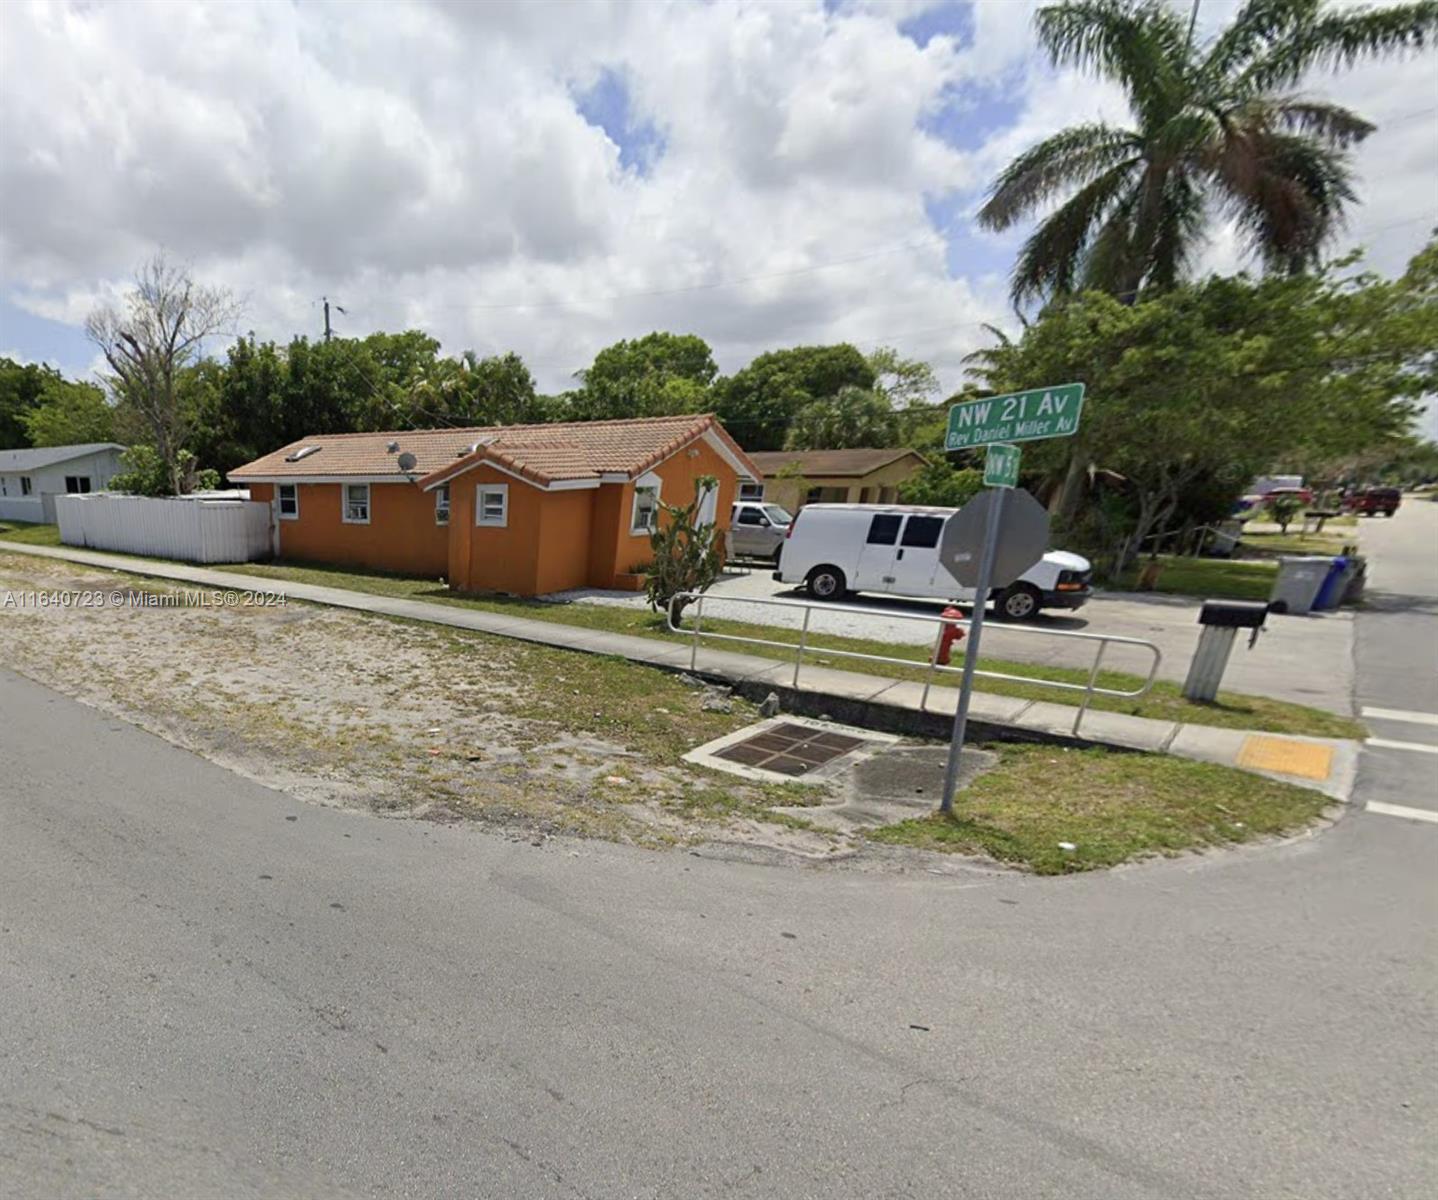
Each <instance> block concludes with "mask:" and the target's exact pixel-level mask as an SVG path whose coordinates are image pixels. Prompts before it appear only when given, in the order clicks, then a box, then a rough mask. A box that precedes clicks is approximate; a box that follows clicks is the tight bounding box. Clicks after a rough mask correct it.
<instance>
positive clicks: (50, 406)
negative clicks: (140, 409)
mask: <svg viewBox="0 0 1438 1200" xmlns="http://www.w3.org/2000/svg"><path fill="white" fill-rule="evenodd" d="M24 422H25V429H26V432H27V433H28V434H29V436H30V444H31V445H32V446H76V445H84V444H85V443H87V442H110V441H114V440H115V410H114V408H113V407H112V406H111V405H110V404H109V403H108V402H107V401H106V399H105V393H104V392H103V391H101V390H100V389H99V388H97V387H96V386H95V385H94V384H93V383H78V382H71V381H70V380H68V379H62V378H60V377H59V376H58V375H57V376H56V377H54V378H52V379H47V380H46V381H45V386H44V389H43V390H42V391H41V393H40V403H39V404H38V405H36V406H35V407H34V408H32V409H30V411H29V412H27V413H26V414H25V417H24Z"/></svg>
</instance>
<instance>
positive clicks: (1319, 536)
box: [1240, 522, 1353, 561]
mask: <svg viewBox="0 0 1438 1200" xmlns="http://www.w3.org/2000/svg"><path fill="white" fill-rule="evenodd" d="M1329 524H1330V525H1331V524H1332V522H1329ZM1352 540H1353V539H1352V538H1345V537H1344V536H1343V534H1341V533H1330V532H1329V531H1328V528H1327V527H1325V528H1324V531H1323V532H1322V533H1313V532H1309V533H1302V532H1301V531H1300V530H1299V529H1297V528H1293V529H1290V530H1289V531H1288V532H1287V533H1278V532H1274V533H1245V534H1244V535H1243V545H1242V547H1241V550H1242V552H1243V553H1245V554H1251V555H1253V556H1254V557H1255V558H1257V559H1263V558H1274V557H1277V556H1278V555H1281V554H1342V553H1343V547H1344V545H1345V543H1348V542H1351V541H1352ZM1240 561H1242V560H1240Z"/></svg>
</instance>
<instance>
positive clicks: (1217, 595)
mask: <svg viewBox="0 0 1438 1200" xmlns="http://www.w3.org/2000/svg"><path fill="white" fill-rule="evenodd" d="M1148 561H1149V560H1148V558H1147V557H1145V558H1143V559H1141V560H1140V561H1139V562H1137V563H1135V564H1134V565H1133V566H1131V567H1130V568H1129V569H1128V570H1127V571H1125V572H1124V573H1123V574H1122V575H1121V576H1119V578H1118V579H1117V580H1115V581H1114V584H1113V587H1114V588H1115V589H1116V590H1118V591H1129V592H1131V591H1135V590H1137V587H1138V576H1139V572H1140V571H1141V570H1142V569H1143V567H1144V565H1145V564H1146V563H1147V562H1148ZM1158 561H1159V562H1160V563H1161V564H1162V570H1161V571H1160V572H1159V576H1158V583H1157V585H1156V586H1155V587H1154V589H1153V590H1154V591H1155V592H1162V593H1164V594H1165V595H1169V596H1194V597H1197V598H1199V599H1203V600H1267V599H1268V596H1269V593H1270V592H1271V591H1272V590H1273V576H1274V573H1275V572H1276V571H1277V569H1278V568H1277V565H1276V564H1274V563H1272V562H1261V561H1258V562H1255V561H1252V560H1245V559H1241V558H1189V557H1187V556H1180V555H1175V554H1160V555H1159V556H1158Z"/></svg>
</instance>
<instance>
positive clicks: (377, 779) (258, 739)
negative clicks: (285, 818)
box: [0, 555, 850, 857]
mask: <svg viewBox="0 0 1438 1200" xmlns="http://www.w3.org/2000/svg"><path fill="white" fill-rule="evenodd" d="M116 590H121V591H123V592H125V593H127V594H128V595H127V597H125V598H122V600H121V602H119V603H115V602H113V599H112V595H111V594H112V592H114V591H116ZM35 593H44V594H45V595H46V596H49V597H51V599H50V600H49V601H48V602H46V603H43V604H42V603H16V602H15V599H16V598H20V597H24V596H26V595H30V596H33V595H34V594H35ZM62 593H63V594H65V595H68V596H70V597H71V598H72V599H71V601H70V602H68V603H67V602H61V601H56V600H55V599H54V597H55V596H56V595H59V594H62ZM90 593H95V594H97V595H98V596H99V597H101V599H100V600H99V602H97V603H82V600H83V599H84V598H86V597H88V596H89V594H90ZM187 594H188V595H190V596H194V595H197V593H196V592H195V590H194V589H188V590H187V589H185V588H182V587H179V586H170V585H168V584H165V583H162V582H153V583H152V582H148V581H147V582H144V583H137V582H136V581H135V580H134V578H133V577H129V576H124V575H121V574H118V573H115V572H109V571H101V570H96V569H90V568H85V567H80V566H77V565H74V564H69V563H62V562H56V561H52V560H40V559H33V558H27V557H24V556H20V555H0V661H3V662H4V664H5V665H6V666H7V667H10V668H12V669H14V670H16V671H18V672H20V673H21V674H23V675H26V676H28V677H29V678H32V679H35V680H37V681H38V682H41V683H44V684H46V685H47V686H50V687H53V688H55V689H56V690H58V691H61V692H63V693H65V694H67V695H70V696H73V697H75V698H77V699H79V700H82V701H84V702H85V703H88V704H91V705H94V706H95V707H97V708H100V709H103V710H104V711H107V712H110V713H114V714H116V715H118V716H121V717H124V718H125V719H127V720H130V721H132V722H134V723H136V724H138V725H140V726H141V727H143V728H145V729H148V730H150V731H152V732H154V733H157V734H159V735H160V736H162V737H165V738H166V739H168V740H169V741H171V742H174V743H176V744H178V745H181V746H184V747H186V748H187V749H190V750H194V751H196V752H198V753H200V754H203V755H204V756H205V757H207V758H210V759H212V760H213V761H215V762H217V763H220V764H221V765H223V766H225V767H228V768H230V769H231V770H234V771H237V772H239V773H240V774H243V775H246V776H248V777H250V778H253V779H256V780H258V781H260V782H262V783H264V784H267V785H268V786H271V787H277V788H280V789H283V790H284V791H287V792H290V793H291V794H293V795H296V796H299V797H301V798H303V799H306V800H309V801H313V802H316V803H322V804H329V805H336V806H343V807H351V808H362V809H367V810H370V811H374V812H379V813H385V814H393V815H407V816H411V817H420V818H426V819H430V820H440V821H452V820H460V819H472V820H479V821H484V822H487V823H490V824H494V825H499V826H503V827H506V828H511V829H514V830H516V831H518V832H521V833H524V834H527V835H535V834H539V835H543V834H545V833H551V832H554V833H558V832H567V833H579V834H586V835H595V836H603V837H606V838H612V839H615V840H621V841H632V842H636V843H641V844H647V845H666V844H693V843H696V842H702V841H716V840H718V841H726V840H732V841H737V842H742V843H746V844H752V845H760V846H767V847H771V848H776V849H783V850H785V851H790V852H797V853H800V854H804V855H813V856H820V857H827V856H830V855H833V854H837V853H841V852H843V851H844V850H846V849H847V848H849V846H850V841H849V839H848V838H847V836H845V835H843V834H836V833H833V832H831V831H826V830H821V829H817V828H812V827H810V824H809V822H807V821H805V820H804V819H803V818H802V816H801V815H795V814H796V812H797V811H798V810H797V809H796V808H795V807H793V806H796V805H797V806H802V805H805V804H808V803H812V802H813V800H814V799H816V798H815V797H811V796H809V795H808V794H807V793H808V792H811V791H812V790H813V789H798V788H794V787H785V786H781V785H774V784H756V783H749V782H746V781H743V780H736V779H734V778H731V777H724V776H721V775H719V774H718V773H716V772H712V771H709V770H706V769H704V768H701V767H697V766H694V765H692V764H689V763H685V762H683V761H681V759H680V755H682V754H683V753H684V752H685V751H686V750H689V749H690V748H692V747H693V746H694V745H696V744H699V743H702V742H705V741H707V740H710V739H712V738H715V737H719V736H721V735H722V734H725V733H728V732H730V731H732V730H734V729H737V728H740V727H741V726H743V725H745V724H748V723H750V722H752V721H753V720H754V719H755V718H756V715H757V714H756V710H755V709H754V707H753V706H752V705H749V704H747V703H745V702H743V701H741V700H738V699H735V700H734V701H733V703H732V706H731V711H728V712H723V711H706V710H705V708H704V707H703V703H702V702H703V699H704V691H703V689H702V688H701V687H697V686H694V685H693V684H692V683H688V682H685V681H683V680H681V679H679V678H678V677H676V676H673V675H669V674H666V673H663V672H658V671H654V670H652V669H650V668H646V667H642V666H638V665H636V664H633V663H629V662H626V661H623V660H619V659H611V658H603V657H599V656H594V655H584V654H576V653H572V652H567V651H563V650H557V649H553V648H550V647H544V646H534V645H530V644H527V643H522V642H516V641H507V640H505V639H502V638H496V637H491V636H487V635H483V634H476V633H467V632H464V631H460V630H453V629H446V628H442V627H437V626H430V625H424V624H419V623H412V622H405V621H398V620H390V619H387V618H382V617H369V616H365V615H363V614H357V613H352V612H343V611H339V610H334V609H327V608H323V607H318V606H310V605H304V604H299V603H294V602H292V603H290V604H287V605H284V606H246V605H235V606H228V605H226V604H224V603H221V604H218V605H211V604H205V605H202V606H197V605H192V604H173V601H175V600H176V599H182V598H183V597H184V596H186V595H187ZM7 596H8V597H9V598H10V600H9V602H7ZM91 598H92V599H93V597H91ZM158 601H163V602H164V603H160V602H158ZM777 808H783V809H785V810H786V811H783V812H777V811H774V810H775V809H777Z"/></svg>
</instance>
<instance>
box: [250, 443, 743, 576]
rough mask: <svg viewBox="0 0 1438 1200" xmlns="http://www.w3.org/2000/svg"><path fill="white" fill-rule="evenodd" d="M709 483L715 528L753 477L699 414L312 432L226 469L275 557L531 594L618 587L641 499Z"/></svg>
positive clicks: (641, 531) (639, 524) (642, 547)
mask: <svg viewBox="0 0 1438 1200" xmlns="http://www.w3.org/2000/svg"><path fill="white" fill-rule="evenodd" d="M705 475H712V476H714V478H716V479H717V480H718V481H719V482H718V487H717V488H715V489H711V491H710V492H709V493H708V494H707V495H706V496H705V498H704V503H703V507H702V509H701V516H705V517H707V519H709V520H711V521H713V522H714V523H715V524H716V525H717V526H718V527H719V528H720V529H721V530H724V529H727V528H728V525H729V509H730V505H731V504H732V503H733V501H734V498H735V495H736V493H737V488H738V485H739V482H740V481H741V480H742V481H743V482H746V483H747V482H756V481H757V480H758V479H759V478H760V475H759V472H758V470H757V469H756V468H755V466H754V464H753V463H752V462H750V461H749V459H748V457H747V456H746V455H745V453H744V451H743V450H741V449H740V448H739V446H738V445H737V444H736V443H735V442H734V440H733V439H732V438H731V437H730V436H729V435H728V434H727V433H726V432H725V431H724V428H723V426H722V425H720V424H719V422H718V420H716V419H715V418H714V417H713V416H709V415H702V416H678V417H650V418H642V419H635V420H624V421H584V422H574V423H570V424H556V425H511V426H502V427H497V428H487V429H413V430H406V431H404V432H400V433H343V434H318V435H316V436H314V437H308V438H303V439H301V440H300V441H298V442H294V443H291V444H290V445H288V446H283V447H281V448H280V449H278V450H276V451H274V452H273V453H272V454H267V455H265V456H264V457H263V458H258V459H256V460H255V461H254V462H252V463H247V464H246V465H244V466H243V467H238V468H236V469H235V470H233V471H231V472H230V480H231V482H233V483H236V484H239V485H241V486H244V487H247V488H249V490H250V497H251V499H253V500H259V501H264V502H266V503H268V504H269V505H270V512H271V519H272V521H273V527H274V550H275V554H276V555H277V556H278V557H281V558H286V559H299V560H308V561H311V562H322V563H332V564H335V565H345V566H361V567H370V568H373V569H377V570H384V571H395V572H398V573H401V574H406V575H427V576H432V577H436V578H438V577H443V578H445V579H447V580H448V581H449V584H450V586H451V587H454V588H457V589H459V590H461V591H495V592H508V593H511V594H513V595H517V596H537V595H543V594H545V593H547V592H558V591H563V590H564V589H566V588H575V587H586V586H587V587H616V586H619V587H625V586H628V587H634V586H636V579H635V576H636V573H637V572H640V571H642V570H643V569H644V567H645V566H646V565H647V563H648V561H649V557H650V551H649V530H650V528H651V527H652V525H653V522H654V521H655V519H656V517H657V515H658V509H657V502H658V501H660V500H662V501H664V502H665V503H667V504H687V503H689V502H690V501H691V500H693V499H694V496H695V492H696V489H697V487H698V480H699V479H700V478H701V477H702V476H705Z"/></svg>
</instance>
